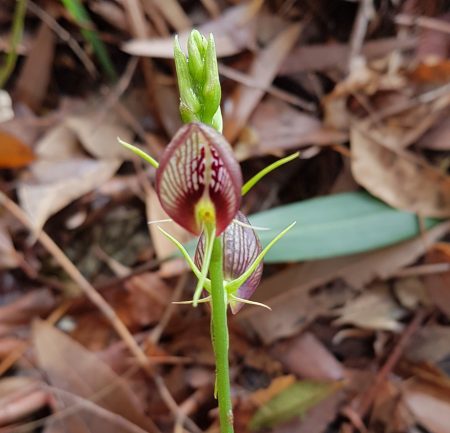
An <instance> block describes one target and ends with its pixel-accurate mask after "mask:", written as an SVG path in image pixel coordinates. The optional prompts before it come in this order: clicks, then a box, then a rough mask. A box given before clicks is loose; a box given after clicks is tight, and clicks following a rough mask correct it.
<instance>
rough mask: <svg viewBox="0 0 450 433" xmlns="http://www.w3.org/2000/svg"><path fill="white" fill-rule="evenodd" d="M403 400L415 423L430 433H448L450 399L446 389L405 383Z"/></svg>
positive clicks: (449, 425) (449, 429) (449, 431)
mask: <svg viewBox="0 0 450 433" xmlns="http://www.w3.org/2000/svg"><path fill="white" fill-rule="evenodd" d="M402 391H403V392H402V394H403V400H404V402H405V404H406V405H407V407H408V408H409V410H410V411H411V412H412V414H413V416H414V417H415V419H416V421H417V423H419V424H420V425H422V426H424V427H425V428H426V429H427V430H428V431H430V432H431V433H450V398H449V393H448V389H440V388H439V387H436V386H434V387H433V386H429V385H424V384H422V383H417V382H407V383H406V384H405V385H404V387H403V390H402Z"/></svg>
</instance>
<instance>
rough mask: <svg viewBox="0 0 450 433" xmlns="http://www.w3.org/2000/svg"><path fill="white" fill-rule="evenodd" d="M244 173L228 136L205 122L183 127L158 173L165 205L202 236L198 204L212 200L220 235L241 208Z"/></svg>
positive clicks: (163, 205)
mask: <svg viewBox="0 0 450 433" xmlns="http://www.w3.org/2000/svg"><path fill="white" fill-rule="evenodd" d="M241 187H242V174H241V170H240V167H239V164H238V162H237V161H236V159H235V158H234V154H233V151H232V149H231V146H230V145H229V144H228V142H227V141H226V140H225V139H224V137H223V136H222V135H221V134H219V133H218V132H217V131H216V130H214V129H213V128H210V127H209V126H206V125H203V124H201V123H189V124H187V125H185V126H183V127H182V128H181V129H180V130H179V131H178V133H177V134H176V135H175V137H174V138H173V140H172V141H171V142H170V143H169V145H168V146H167V148H166V150H165V152H164V154H163V157H162V159H161V162H160V165H159V168H158V170H157V173H156V191H157V194H158V197H159V200H160V202H161V205H162V207H163V208H164V210H165V211H166V212H167V213H168V215H169V216H170V217H171V218H173V220H174V221H175V222H177V223H178V224H180V225H181V226H182V227H184V228H185V229H186V230H188V231H190V232H192V233H194V234H196V235H199V234H200V231H201V228H202V227H201V225H200V226H199V225H198V223H197V221H196V217H195V206H196V204H197V203H198V202H199V200H200V199H202V198H203V199H209V200H210V201H211V202H212V204H213V205H214V208H215V211H216V227H217V230H216V233H217V235H220V233H222V232H223V231H224V230H225V228H226V227H227V226H228V224H229V223H230V221H231V220H232V219H233V217H234V216H235V214H236V212H237V211H238V209H239V205H240V199H241Z"/></svg>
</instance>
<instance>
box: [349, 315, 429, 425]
mask: <svg viewBox="0 0 450 433" xmlns="http://www.w3.org/2000/svg"><path fill="white" fill-rule="evenodd" d="M424 318H425V311H424V310H418V311H417V312H416V314H415V316H414V318H413V320H411V322H410V323H409V324H408V326H407V327H406V328H405V330H404V331H403V334H402V335H401V337H400V339H399V340H398V342H397V344H396V345H395V347H394V349H393V350H392V351H391V353H390V355H389V356H388V358H387V359H386V362H385V363H384V364H383V366H382V367H381V368H380V370H379V371H378V374H377V376H376V377H375V380H374V383H373V385H372V386H371V387H370V388H369V389H368V390H367V392H366V393H365V394H364V395H363V397H362V398H361V401H360V402H359V405H358V407H357V408H356V410H355V415H356V416H357V418H358V419H359V420H362V419H364V417H365V416H366V415H367V413H368V411H369V409H370V407H371V406H372V404H373V402H374V400H375V397H376V396H377V393H378V391H379V389H380V386H381V385H382V384H383V383H384V382H385V381H386V379H387V378H388V375H389V374H390V373H391V372H392V370H393V369H394V368H395V366H396V364H397V362H398V361H399V360H400V358H401V356H402V354H403V351H404V350H405V348H406V345H407V343H408V342H409V340H410V339H411V337H412V336H413V335H414V333H415V332H416V331H417V329H418V328H419V326H420V325H421V323H422V322H423V320H424ZM344 412H345V410H344ZM352 431H354V429H353V428H352Z"/></svg>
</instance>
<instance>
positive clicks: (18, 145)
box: [0, 130, 34, 168]
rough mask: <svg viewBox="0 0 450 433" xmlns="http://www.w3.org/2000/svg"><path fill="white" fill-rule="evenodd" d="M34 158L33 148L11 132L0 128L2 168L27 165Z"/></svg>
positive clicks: (0, 162)
mask: <svg viewBox="0 0 450 433" xmlns="http://www.w3.org/2000/svg"><path fill="white" fill-rule="evenodd" d="M33 160H34V154H33V152H32V151H31V149H30V148H29V147H28V146H27V145H26V144H24V143H23V142H22V141H21V140H19V139H18V138H16V137H15V136H14V135H12V134H10V133H9V132H6V131H2V130H0V168H20V167H25V166H26V165H28V164H30V163H31V162H32V161H33Z"/></svg>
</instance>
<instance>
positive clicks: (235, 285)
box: [225, 221, 296, 294]
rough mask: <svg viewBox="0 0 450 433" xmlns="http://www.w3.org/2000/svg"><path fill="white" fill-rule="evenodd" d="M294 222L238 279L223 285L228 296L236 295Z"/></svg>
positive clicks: (274, 239) (273, 240)
mask: <svg viewBox="0 0 450 433" xmlns="http://www.w3.org/2000/svg"><path fill="white" fill-rule="evenodd" d="M295 224H296V221H294V222H293V223H292V224H291V225H289V226H288V227H286V228H285V229H284V230H283V231H282V232H280V233H279V234H278V235H277V236H275V238H273V239H272V240H271V241H270V242H269V244H268V245H267V246H266V247H265V248H264V249H263V250H262V251H261V253H260V254H259V255H258V257H257V258H256V259H255V261H254V262H253V263H252V264H251V265H250V266H249V267H248V268H247V270H246V271H245V272H244V273H243V274H242V275H241V276H240V277H238V278H236V279H235V280H233V281H229V282H227V283H225V289H226V291H227V292H228V293H229V294H234V293H236V292H237V291H238V290H239V288H240V287H241V286H242V285H243V284H244V283H245V281H246V280H247V279H248V278H249V277H250V276H251V275H252V274H253V272H254V271H255V269H256V268H257V267H258V266H259V264H260V263H261V261H262V260H263V258H264V256H265V255H266V254H267V253H268V252H269V250H270V249H271V248H272V247H273V246H274V245H275V244H276V243H277V242H278V241H279V240H280V239H281V238H282V237H283V236H284V235H285V234H286V233H287V232H288V231H289V230H291V229H292V227H294V226H295Z"/></svg>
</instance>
